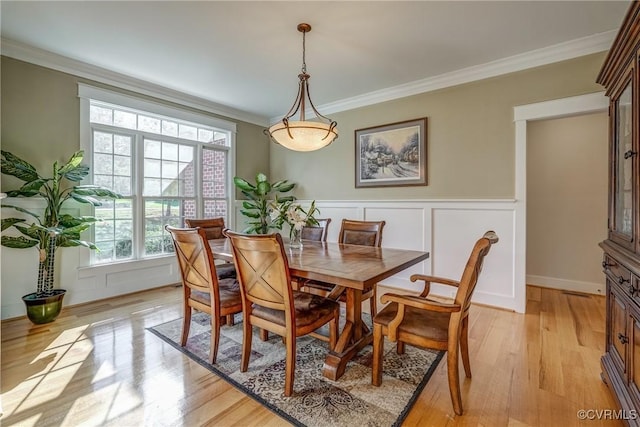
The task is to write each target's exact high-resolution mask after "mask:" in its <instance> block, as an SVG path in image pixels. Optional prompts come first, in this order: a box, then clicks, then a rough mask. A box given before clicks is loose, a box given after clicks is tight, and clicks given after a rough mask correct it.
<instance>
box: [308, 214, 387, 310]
mask: <svg viewBox="0 0 640 427" xmlns="http://www.w3.org/2000/svg"><path fill="white" fill-rule="evenodd" d="M385 223H386V222H385V221H356V220H352V219H343V220H342V226H341V227H340V234H339V235H338V243H343V244H346V245H360V246H375V247H380V246H381V245H382V230H383V229H384V226H385ZM298 286H299V289H300V290H301V291H304V292H309V293H312V294H314V295H321V296H325V297H330V298H337V299H339V300H340V301H343V302H344V301H345V298H346V297H345V295H344V289H342V288H337V287H336V286H335V285H333V284H331V283H324V282H316V281H310V280H305V281H300V282H299V285H298ZM367 299H368V300H369V308H370V311H371V317H373V316H375V315H376V313H377V297H376V286H375V285H374V286H373V287H372V288H371V289H369V290H367V291H365V292H364V293H363V294H362V300H363V301H364V300H367Z"/></svg>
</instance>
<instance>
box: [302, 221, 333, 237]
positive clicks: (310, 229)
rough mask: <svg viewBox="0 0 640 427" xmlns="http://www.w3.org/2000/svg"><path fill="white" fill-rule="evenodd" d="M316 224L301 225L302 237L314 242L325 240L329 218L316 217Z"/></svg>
mask: <svg viewBox="0 0 640 427" xmlns="http://www.w3.org/2000/svg"><path fill="white" fill-rule="evenodd" d="M316 221H318V225H313V226H305V227H302V238H303V239H304V240H314V241H316V242H326V241H327V230H328V228H329V223H330V222H331V218H322V219H317V220H316Z"/></svg>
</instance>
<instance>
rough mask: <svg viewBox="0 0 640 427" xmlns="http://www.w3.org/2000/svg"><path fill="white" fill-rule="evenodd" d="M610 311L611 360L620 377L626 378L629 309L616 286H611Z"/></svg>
mask: <svg viewBox="0 0 640 427" xmlns="http://www.w3.org/2000/svg"><path fill="white" fill-rule="evenodd" d="M610 289H611V292H610V293H609V309H610V313H611V326H610V327H611V331H610V334H609V340H610V342H609V352H610V353H611V359H612V360H613V361H614V364H615V365H616V367H617V368H618V370H619V371H620V376H621V377H622V378H626V372H627V366H626V354H627V350H626V349H627V342H628V339H629V338H628V337H629V335H628V334H627V324H628V323H627V307H626V303H625V300H624V298H623V297H622V296H621V295H620V294H618V291H617V290H616V287H615V285H614V284H610Z"/></svg>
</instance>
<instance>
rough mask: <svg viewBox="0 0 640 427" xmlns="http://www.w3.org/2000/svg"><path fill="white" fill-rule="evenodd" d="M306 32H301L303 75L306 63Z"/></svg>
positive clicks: (305, 70)
mask: <svg viewBox="0 0 640 427" xmlns="http://www.w3.org/2000/svg"><path fill="white" fill-rule="evenodd" d="M306 35H307V32H306V31H303V32H302V72H303V73H304V74H307V62H306V61H305V54H306V50H307V49H306V43H305V41H306V37H305V36H306Z"/></svg>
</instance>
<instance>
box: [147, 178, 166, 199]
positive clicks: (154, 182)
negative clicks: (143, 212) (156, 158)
mask: <svg viewBox="0 0 640 427" xmlns="http://www.w3.org/2000/svg"><path fill="white" fill-rule="evenodd" d="M143 194H144V195H145V196H152V197H158V196H162V183H161V181H160V179H155V178H145V179H144V190H143Z"/></svg>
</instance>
